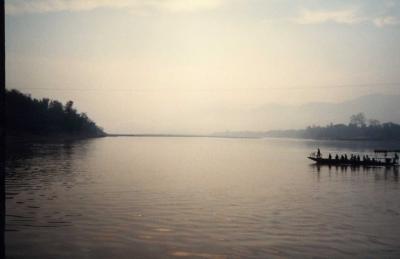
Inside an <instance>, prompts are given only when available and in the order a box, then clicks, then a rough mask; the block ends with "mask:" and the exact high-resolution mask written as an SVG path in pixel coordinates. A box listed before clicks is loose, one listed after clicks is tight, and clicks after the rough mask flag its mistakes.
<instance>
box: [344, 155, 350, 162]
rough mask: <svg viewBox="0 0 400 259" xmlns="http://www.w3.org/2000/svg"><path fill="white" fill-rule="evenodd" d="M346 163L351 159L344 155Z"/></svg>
mask: <svg viewBox="0 0 400 259" xmlns="http://www.w3.org/2000/svg"><path fill="white" fill-rule="evenodd" d="M344 161H345V162H347V161H349V159H348V158H347V154H344Z"/></svg>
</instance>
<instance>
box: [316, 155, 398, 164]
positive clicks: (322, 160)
mask: <svg viewBox="0 0 400 259" xmlns="http://www.w3.org/2000/svg"><path fill="white" fill-rule="evenodd" d="M308 159H310V160H312V161H314V162H315V163H317V164H320V165H338V166H340V165H345V166H397V165H398V164H396V163H394V162H382V161H343V160H336V159H329V158H317V157H311V156H309V157H308Z"/></svg>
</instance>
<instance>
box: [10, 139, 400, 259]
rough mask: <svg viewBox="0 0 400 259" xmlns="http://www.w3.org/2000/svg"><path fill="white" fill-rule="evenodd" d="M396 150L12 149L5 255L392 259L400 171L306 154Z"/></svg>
mask: <svg viewBox="0 0 400 259" xmlns="http://www.w3.org/2000/svg"><path fill="white" fill-rule="evenodd" d="M383 145H384V146H383ZM396 145H397V147H398V146H399V145H398V143H387V144H383V143H377V142H375V143H374V142H371V143H363V142H332V141H329V142H315V141H303V140H282V139H215V138H210V139H207V138H103V139H93V140H87V141H77V142H69V143H41V144H31V143H25V144H19V145H13V146H11V149H9V152H8V154H7V163H6V192H7V193H6V198H7V200H6V214H7V216H6V248H7V255H8V256H9V257H10V258H92V257H93V258H115V257H121V258H182V257H183V258H243V257H245V258H266V257H305V256H306V257H310V256H312V255H316V256H322V257H374V258H375V257H379V258H380V257H392V258H396V257H399V256H400V251H399V242H398V236H400V227H399V224H398V222H399V220H400V203H399V202H398V197H399V179H398V175H399V169H398V168H378V167H372V168H365V167H340V166H338V167H336V166H332V167H329V166H323V167H320V166H315V165H311V163H310V161H308V160H307V159H306V156H307V155H308V154H309V153H310V152H311V151H314V150H315V149H316V147H320V148H321V150H322V151H323V152H332V153H335V152H338V153H340V152H370V151H371V150H372V149H374V148H393V147H396Z"/></svg>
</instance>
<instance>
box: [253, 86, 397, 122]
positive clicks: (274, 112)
mask: <svg viewBox="0 0 400 259" xmlns="http://www.w3.org/2000/svg"><path fill="white" fill-rule="evenodd" d="M359 112H363V113H364V114H365V116H366V117H367V118H370V119H377V120H380V121H381V122H388V121H391V122H395V123H400V95H383V94H371V95H366V96H362V97H359V98H356V99H353V100H349V101H345V102H340V103H324V102H313V103H307V104H303V105H299V106H285V105H277V104H267V105H264V106H262V107H260V108H258V109H255V110H253V111H252V113H253V116H255V117H257V118H262V119H263V120H264V121H265V124H266V129H267V130H269V129H272V128H275V129H276V128H280V129H296V128H304V127H306V126H309V125H327V124H329V123H331V122H332V123H348V121H349V118H350V116H351V115H352V114H355V113H359ZM268 125H271V126H272V125H273V126H275V127H268ZM276 125H278V127H276Z"/></svg>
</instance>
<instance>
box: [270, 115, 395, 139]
mask: <svg viewBox="0 0 400 259" xmlns="http://www.w3.org/2000/svg"><path fill="white" fill-rule="evenodd" d="M366 122H367V118H366V117H365V115H364V114H363V113H358V114H355V115H352V116H351V117H350V123H349V124H348V125H345V124H333V123H330V124H329V125H327V126H325V127H321V126H309V127H307V128H306V129H302V130H283V131H270V132H268V133H267V134H266V135H267V136H271V137H294V138H310V139H336V140H400V125H399V124H396V123H393V122H387V123H380V122H379V121H378V120H375V119H370V120H368V122H369V124H368V125H367V123H366Z"/></svg>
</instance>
